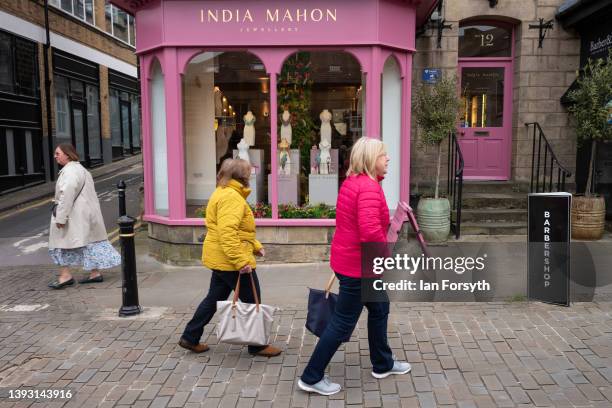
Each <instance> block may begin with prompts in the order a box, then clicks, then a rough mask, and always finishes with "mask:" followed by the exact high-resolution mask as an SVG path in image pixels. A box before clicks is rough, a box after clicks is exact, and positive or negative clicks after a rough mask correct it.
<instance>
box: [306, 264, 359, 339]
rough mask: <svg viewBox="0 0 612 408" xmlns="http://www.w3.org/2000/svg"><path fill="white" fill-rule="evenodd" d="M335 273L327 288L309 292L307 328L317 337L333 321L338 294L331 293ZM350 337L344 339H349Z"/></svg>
mask: <svg viewBox="0 0 612 408" xmlns="http://www.w3.org/2000/svg"><path fill="white" fill-rule="evenodd" d="M335 278H336V275H335V274H332V276H331V278H330V279H329V282H328V283H327V286H326V288H325V290H321V289H312V288H310V292H309V293H308V314H307V315H306V328H307V329H308V331H309V332H311V333H312V334H314V335H315V336H317V337H321V335H322V334H323V332H324V331H325V328H326V327H327V325H328V324H329V322H330V321H331V318H332V315H333V314H334V309H335V308H336V302H337V301H338V295H337V294H335V293H331V292H330V290H331V287H332V285H333V284H334V279H335ZM348 340H349V339H342V341H348Z"/></svg>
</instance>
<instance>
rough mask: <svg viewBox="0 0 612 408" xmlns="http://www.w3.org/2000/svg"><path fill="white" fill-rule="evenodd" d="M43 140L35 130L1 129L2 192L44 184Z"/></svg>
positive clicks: (0, 165)
mask: <svg viewBox="0 0 612 408" xmlns="http://www.w3.org/2000/svg"><path fill="white" fill-rule="evenodd" d="M43 166H44V165H43V158H42V140H41V136H40V132H39V131H37V130H34V129H18V128H15V129H11V128H1V129H0V192H6V191H9V190H15V189H19V188H22V187H25V186H28V185H33V184H38V183H40V182H44V177H45V175H44V173H43V172H44V167H43Z"/></svg>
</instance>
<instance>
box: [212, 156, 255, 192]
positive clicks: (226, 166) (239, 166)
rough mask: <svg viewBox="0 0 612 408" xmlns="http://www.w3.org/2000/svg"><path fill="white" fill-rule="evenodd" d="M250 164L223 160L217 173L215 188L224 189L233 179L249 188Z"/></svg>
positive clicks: (237, 160) (244, 161)
mask: <svg viewBox="0 0 612 408" xmlns="http://www.w3.org/2000/svg"><path fill="white" fill-rule="evenodd" d="M250 177H251V164H250V163H249V162H248V161H246V160H243V159H225V160H224V161H223V163H221V168H219V172H218V173H217V187H226V186H227V185H228V184H229V182H230V180H232V179H234V180H236V181H238V182H240V184H242V185H243V186H245V187H248V186H249V178H250Z"/></svg>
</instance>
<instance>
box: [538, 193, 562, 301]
mask: <svg viewBox="0 0 612 408" xmlns="http://www.w3.org/2000/svg"><path fill="white" fill-rule="evenodd" d="M571 203H572V195H571V194H569V193H534V194H529V198H528V213H529V215H528V217H529V218H528V247H527V254H528V255H527V259H528V269H527V274H528V276H527V296H528V297H529V299H532V300H539V301H542V302H546V303H552V304H555V305H562V306H569V302H570V241H571V229H570V208H571Z"/></svg>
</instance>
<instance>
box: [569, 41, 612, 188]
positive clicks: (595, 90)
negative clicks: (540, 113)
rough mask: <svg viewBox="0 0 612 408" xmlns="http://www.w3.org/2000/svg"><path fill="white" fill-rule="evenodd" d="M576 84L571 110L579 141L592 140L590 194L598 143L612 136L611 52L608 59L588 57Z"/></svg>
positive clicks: (587, 185) (589, 177) (571, 98)
mask: <svg viewBox="0 0 612 408" xmlns="http://www.w3.org/2000/svg"><path fill="white" fill-rule="evenodd" d="M577 83H578V87H577V88H576V89H574V90H573V91H570V92H569V94H568V98H569V100H570V101H571V103H572V105H571V106H570V107H569V112H570V113H571V114H572V116H573V118H574V120H575V125H576V138H577V141H578V144H582V143H584V142H586V141H591V142H592V144H591V158H590V160H589V176H588V180H587V184H586V196H590V195H591V193H592V192H591V179H592V177H593V160H594V159H595V153H596V148H597V142H599V141H601V140H609V139H612V125H609V124H608V118H609V116H608V115H610V112H609V109H610V108H609V106H606V105H608V104H609V103H610V102H611V101H612V51H611V52H610V54H608V58H607V59H606V60H602V59H599V60H596V61H592V60H590V59H589V61H588V62H587V64H586V66H585V67H584V70H583V75H579V77H578V80H577Z"/></svg>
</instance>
